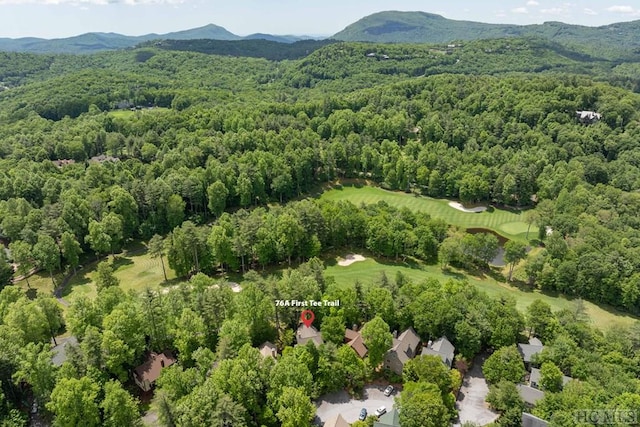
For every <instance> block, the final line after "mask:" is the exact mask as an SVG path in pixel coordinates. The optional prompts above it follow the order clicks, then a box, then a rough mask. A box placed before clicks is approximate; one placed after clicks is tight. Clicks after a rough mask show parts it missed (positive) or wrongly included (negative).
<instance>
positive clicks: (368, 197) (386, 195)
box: [320, 186, 538, 242]
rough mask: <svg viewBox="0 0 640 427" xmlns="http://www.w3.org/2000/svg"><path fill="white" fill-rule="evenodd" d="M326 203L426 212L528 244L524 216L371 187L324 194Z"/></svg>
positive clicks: (531, 234) (534, 232)
mask: <svg viewBox="0 0 640 427" xmlns="http://www.w3.org/2000/svg"><path fill="white" fill-rule="evenodd" d="M320 198H321V199H324V200H348V201H350V202H351V203H354V204H356V205H360V204H362V203H364V204H374V203H377V202H379V201H384V202H387V203H388V204H389V205H391V206H395V207H397V208H402V207H406V208H409V209H411V210H413V211H418V212H426V213H428V214H429V215H431V216H432V217H434V218H441V219H443V220H445V221H447V222H448V223H449V224H453V225H456V226H459V227H462V228H487V229H490V230H493V231H495V232H496V233H498V234H500V235H502V236H504V237H506V238H508V239H515V240H520V241H523V242H526V239H525V237H526V234H527V227H528V225H527V223H526V222H524V218H523V212H518V211H509V210H504V209H497V208H493V207H491V208H490V209H488V210H487V211H486V212H482V213H468V212H462V211H459V210H457V209H454V208H452V207H451V206H449V202H450V200H446V199H433V198H431V197H425V196H420V195H417V194H407V193H401V192H396V191H387V190H383V189H381V188H377V187H369V186H361V187H360V186H344V187H341V188H333V189H330V190H327V191H325V192H324V193H322V194H321V195H320ZM537 233H538V228H537V227H535V226H531V230H530V231H529V238H533V237H536V236H537Z"/></svg>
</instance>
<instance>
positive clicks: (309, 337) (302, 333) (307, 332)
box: [296, 324, 324, 346]
mask: <svg viewBox="0 0 640 427" xmlns="http://www.w3.org/2000/svg"><path fill="white" fill-rule="evenodd" d="M308 341H313V343H314V344H315V345H316V346H319V345H320V344H323V343H324V341H322V335H321V334H320V332H318V330H317V329H316V328H314V327H313V326H305V325H303V324H300V326H298V330H297V331H296V342H297V343H298V345H305V344H306V343H307V342H308Z"/></svg>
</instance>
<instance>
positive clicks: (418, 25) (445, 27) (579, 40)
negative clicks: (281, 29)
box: [332, 11, 640, 58]
mask: <svg viewBox="0 0 640 427" xmlns="http://www.w3.org/2000/svg"><path fill="white" fill-rule="evenodd" d="M639 30H640V21H631V22H620V23H614V24H610V25H605V26H600V27H586V26H582V25H573V24H565V23H562V22H555V21H552V22H545V23H544V24H533V25H512V24H487V23H482V22H473V21H458V20H453V19H447V18H444V17H442V16H440V15H436V14H432V13H425V12H399V11H386V12H378V13H374V14H372V15H369V16H366V17H364V18H362V19H360V20H359V21H356V22H354V23H353V24H351V25H349V26H347V27H346V28H345V29H344V30H342V31H340V32H338V33H337V34H335V35H334V36H333V37H332V38H334V39H337V40H345V41H367V42H384V43H451V42H455V41H460V40H478V39H491V38H502V37H518V36H538V37H543V38H546V39H549V40H553V41H556V42H561V43H565V44H571V45H578V46H580V47H581V49H582V50H583V51H584V52H594V53H597V54H598V55H600V56H604V57H608V58H612V57H615V56H620V55H621V52H622V51H624V50H632V49H637V48H638V47H640V42H639V41H638V39H637V37H636V35H637V34H638V31H639Z"/></svg>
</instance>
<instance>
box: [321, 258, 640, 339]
mask: <svg viewBox="0 0 640 427" xmlns="http://www.w3.org/2000/svg"><path fill="white" fill-rule="evenodd" d="M365 256H366V254H365ZM327 265H328V266H327V268H326V274H327V275H328V276H333V278H334V279H335V281H336V283H337V284H339V285H343V286H351V285H352V284H353V283H354V282H355V281H356V280H359V281H360V282H361V283H362V284H363V286H364V287H365V288H366V287H367V286H371V285H373V284H376V283H378V282H379V280H380V277H381V274H382V272H384V273H385V274H386V276H387V278H388V279H389V280H394V279H395V275H396V273H397V272H398V271H400V272H402V274H404V275H405V276H406V277H408V278H409V279H410V280H411V281H414V282H415V281H422V280H426V279H431V278H433V279H438V280H440V281H446V280H450V279H464V278H466V279H467V280H468V281H469V282H470V283H472V284H473V285H475V286H477V287H478V288H479V289H481V290H482V291H484V292H486V293H487V294H489V295H490V296H491V297H494V298H499V297H501V296H510V297H512V298H515V300H516V305H517V307H518V309H519V310H520V311H522V312H524V311H525V310H526V308H527V307H528V306H529V305H530V304H531V303H532V302H533V301H535V300H536V299H540V300H542V301H544V302H546V303H547V304H549V305H550V306H551V308H552V309H553V311H558V310H562V309H573V308H575V305H576V302H575V301H574V300H571V299H567V298H566V297H564V296H562V295H557V296H552V295H547V294H543V293H541V292H540V291H538V290H527V289H521V288H518V287H515V286H511V285H509V284H507V283H504V282H500V281H497V280H496V279H494V278H493V277H491V276H489V275H482V276H475V275H470V274H468V273H464V272H462V271H459V270H456V269H452V270H451V271H447V272H443V271H442V270H441V269H440V267H439V266H435V265H426V264H423V263H418V262H391V261H387V260H384V261H383V260H377V259H373V258H369V257H367V259H366V260H365V261H361V262H356V263H353V264H351V265H349V266H346V267H341V266H339V265H338V264H337V262H335V260H333V261H329V262H327ZM583 304H584V307H585V308H586V311H587V313H588V314H589V316H590V318H591V323H592V324H593V325H594V326H596V327H598V328H600V329H603V330H604V329H607V328H609V327H610V326H612V325H614V324H618V325H630V324H632V323H633V322H635V321H636V320H637V319H636V318H634V317H632V316H629V315H627V314H624V313H621V312H620V311H618V310H616V309H613V308H608V307H601V306H597V305H595V304H593V303H590V302H588V301H583Z"/></svg>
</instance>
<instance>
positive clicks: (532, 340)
mask: <svg viewBox="0 0 640 427" xmlns="http://www.w3.org/2000/svg"><path fill="white" fill-rule="evenodd" d="M529 344H531V345H538V346H540V347H542V346H543V345H542V341H540V339H538V338H536V337H531V338H529Z"/></svg>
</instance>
